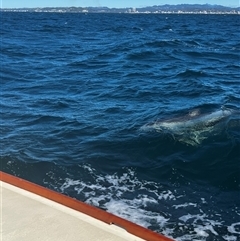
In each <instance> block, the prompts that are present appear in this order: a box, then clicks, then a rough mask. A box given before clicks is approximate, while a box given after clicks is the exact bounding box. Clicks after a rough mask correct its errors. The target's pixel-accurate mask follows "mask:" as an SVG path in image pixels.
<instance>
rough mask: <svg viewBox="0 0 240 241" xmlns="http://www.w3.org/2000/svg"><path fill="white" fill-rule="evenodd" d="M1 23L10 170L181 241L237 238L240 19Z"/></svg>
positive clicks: (2, 118) (0, 99)
mask: <svg viewBox="0 0 240 241" xmlns="http://www.w3.org/2000/svg"><path fill="white" fill-rule="evenodd" d="M0 14H1V25H0V32H1V52H0V54H1V69H0V70H1V79H0V81H1V86H0V91H1V95H0V110H1V114H0V123H1V125H0V130H1V131H0V138H1V139H0V145H1V146H0V147H1V148H0V154H1V170H3V171H5V172H8V173H11V174H14V175H16V176H19V177H22V178H25V179H27V180H30V181H32V182H35V183H37V184H40V185H42V186H45V187H48V188H50V189H53V190H56V191H58V192H61V193H64V194H66V195H69V196H71V197H74V198H77V199H79V200H82V201H84V202H87V203H89V204H91V205H94V206H97V207H100V208H102V209H104V210H107V211H108V212H111V213H114V214H116V215H119V216H121V217H124V218H126V219H128V220H130V221H133V222H136V223H138V224H140V225H142V226H144V227H147V228H149V229H151V230H154V231H156V232H159V233H162V234H164V235H166V236H169V237H172V238H174V239H175V240H178V241H188V240H189V241H190V240H206V241H211V240H219V241H221V240H228V241H237V240H240V115H239V113H240V112H239V111H240V32H239V29H240V17H239V16H238V15H177V14H176V15H174V14H173V15H154V14H145V15H144V14H136V15H134V14H132V15H131V14H73V13H72V14H67V13H64V14H63V13H0Z"/></svg>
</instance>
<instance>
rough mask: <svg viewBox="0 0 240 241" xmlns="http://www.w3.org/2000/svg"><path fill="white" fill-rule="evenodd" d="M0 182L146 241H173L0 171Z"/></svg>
mask: <svg viewBox="0 0 240 241" xmlns="http://www.w3.org/2000/svg"><path fill="white" fill-rule="evenodd" d="M0 180H1V181H3V182H6V183H8V184H10V185H13V186H16V187H18V188H21V189H23V190H26V191H29V192H31V193H34V194H36V195H39V196H41V197H43V198H46V199H48V200H51V201H54V202H56V203H59V204H62V205H63V206H66V207H69V208H71V209H73V210H75V211H78V212H81V213H84V214H86V215H88V216H91V217H92V218H95V219H97V220H100V221H102V222H104V223H106V224H108V225H116V226H118V227H121V228H123V229H124V230H126V231H127V232H128V233H130V234H132V235H135V236H137V237H139V238H142V239H144V240H147V241H173V239H170V238H168V237H165V236H163V235H162V234H159V233H156V232H154V231H152V230H150V229H147V228H144V227H142V226H140V225H138V224H135V223H133V222H131V221H128V220H126V219H123V218H121V217H118V216H116V215H114V214H111V213H108V212H107V211H104V210H102V209H100V208H97V207H94V206H91V205H89V204H87V203H84V202H82V201H79V200H77V199H74V198H71V197H69V196H66V195H64V194H62V193H58V192H56V191H53V190H51V189H48V188H46V187H42V186H40V185H38V184H35V183H32V182H30V181H27V180H25V179H22V178H20V177H16V176H13V175H11V174H8V173H5V172H2V171H0Z"/></svg>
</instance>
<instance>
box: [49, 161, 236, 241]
mask: <svg viewBox="0 0 240 241" xmlns="http://www.w3.org/2000/svg"><path fill="white" fill-rule="evenodd" d="M82 168H83V172H84V175H86V176H87V177H88V178H89V181H85V180H86V179H85V178H86V177H85V178H84V180H82V179H81V178H80V177H79V178H78V180H74V179H71V178H66V179H65V180H64V182H63V183H62V184H61V186H60V190H61V192H68V189H69V190H71V192H72V191H75V192H76V194H77V195H81V196H84V201H85V202H87V203H89V204H91V205H94V206H97V207H101V208H104V209H105V210H107V211H108V212H110V213H113V214H115V215H118V216H120V217H123V218H126V219H128V220H130V221H132V222H134V223H137V224H139V225H142V226H144V227H146V228H151V227H153V226H154V229H155V231H160V232H161V233H163V234H164V235H166V236H169V237H171V236H174V235H176V233H179V234H178V237H175V236H174V239H175V240H177V241H186V240H195V241H196V240H201V241H206V240H208V239H209V238H211V237H212V236H213V237H214V238H215V237H216V238H217V237H219V235H220V233H218V231H217V230H219V228H220V227H222V226H225V227H226V225H225V224H224V222H223V221H218V220H217V219H219V220H221V219H222V216H221V213H214V216H212V215H210V214H208V213H206V210H204V208H203V207H202V205H204V206H206V205H207V203H208V202H207V201H206V200H205V198H199V203H197V202H191V201H190V200H189V202H187V201H186V195H182V194H181V193H179V190H176V189H173V190H168V189H166V188H164V187H163V186H162V185H161V184H160V183H156V182H152V181H147V180H140V179H138V177H137V175H136V173H135V171H134V170H133V169H130V168H123V169H122V171H121V174H118V173H113V174H107V175H103V174H98V173H97V171H96V170H95V169H94V168H92V167H91V166H90V165H84V166H82ZM49 177H51V178H55V176H51V175H50V174H49ZM55 183H56V180H55ZM169 204H170V206H169V207H168V205H169ZM164 206H165V207H164ZM166 206H167V207H168V208H167V209H169V210H170V209H171V210H178V211H176V215H179V214H180V215H179V217H173V219H174V218H178V220H179V223H178V224H177V223H176V222H175V221H174V223H173V222H172V220H170V218H171V215H173V214H172V212H171V211H170V212H168V211H167V210H166ZM161 207H163V209H162V208H161ZM235 211H236V212H237V211H238V210H235ZM210 217H211V218H210ZM238 225H240V223H233V224H231V225H230V226H228V227H227V231H226V232H227V233H224V235H225V236H224V237H222V236H221V237H222V238H224V239H225V240H227V241H236V240H237V236H239V231H238V230H239V226H238Z"/></svg>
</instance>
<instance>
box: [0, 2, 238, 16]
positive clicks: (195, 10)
mask: <svg viewBox="0 0 240 241" xmlns="http://www.w3.org/2000/svg"><path fill="white" fill-rule="evenodd" d="M0 11H1V12H50V13H128V14H143V13H145V14H240V7H235V8H234V7H225V6H221V5H210V4H178V5H168V4H166V5H158V6H150V7H142V8H108V7H42V8H40V7H36V8H1V9H0Z"/></svg>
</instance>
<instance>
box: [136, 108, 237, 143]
mask: <svg viewBox="0 0 240 241" xmlns="http://www.w3.org/2000/svg"><path fill="white" fill-rule="evenodd" d="M233 112H234V111H233V110H232V109H227V108H222V109H220V110H215V111H213V112H210V113H201V110H200V109H194V110H192V111H190V112H189V113H188V114H186V115H183V116H179V117H175V118H170V119H167V120H157V121H155V122H153V123H148V124H145V125H144V126H142V127H141V128H140V129H141V130H142V131H157V132H161V133H164V134H170V135H171V136H172V137H173V138H174V139H175V140H177V141H179V142H182V143H185V144H187V145H192V146H197V145H200V144H201V143H202V141H203V140H205V139H207V138H208V137H209V136H210V134H214V133H217V131H219V130H220V129H221V128H220V127H221V124H224V123H226V122H225V121H227V120H228V119H229V117H230V116H231V115H232V114H233Z"/></svg>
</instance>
